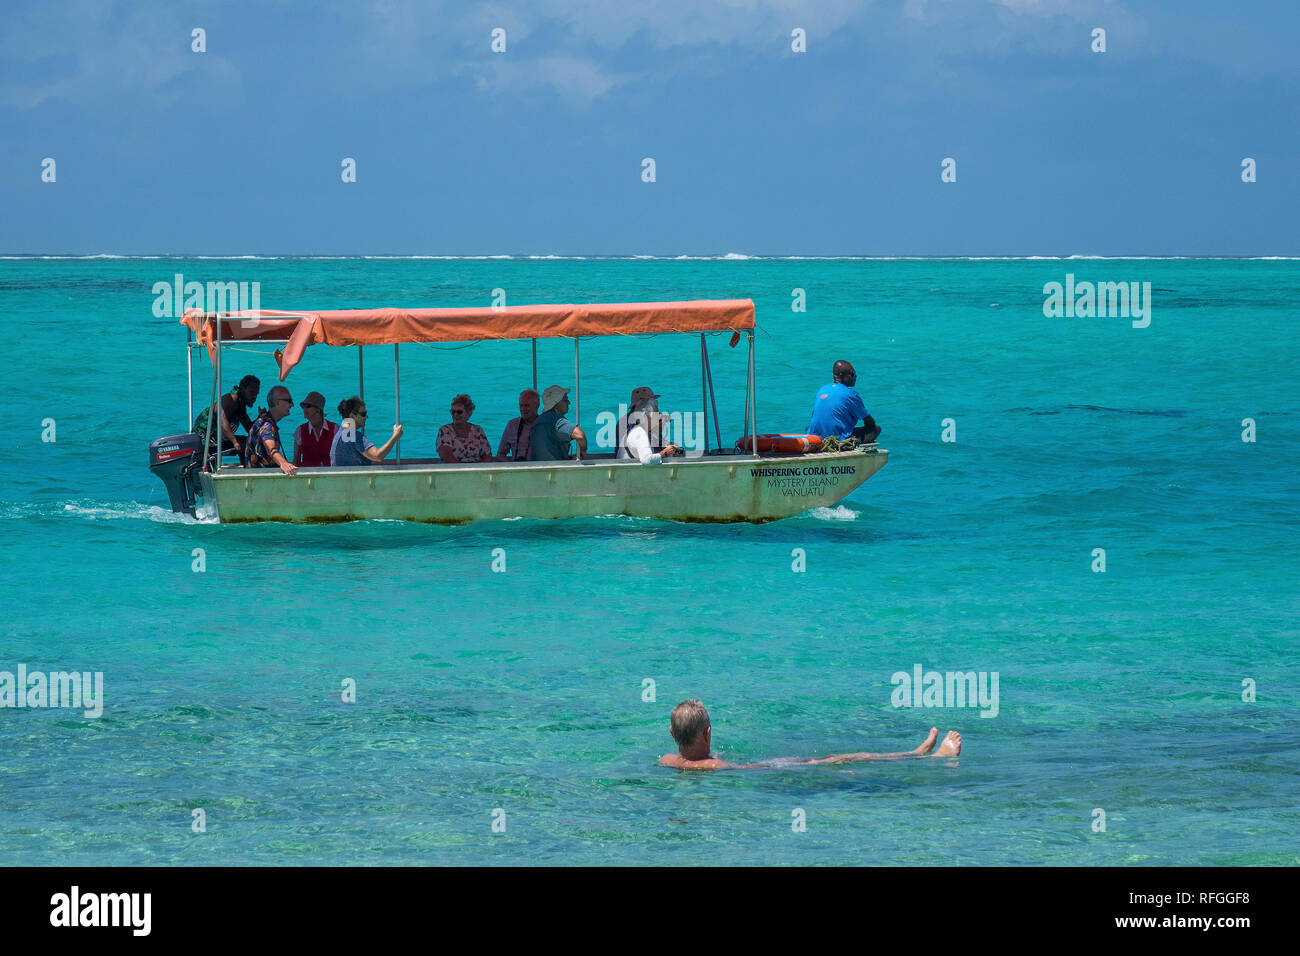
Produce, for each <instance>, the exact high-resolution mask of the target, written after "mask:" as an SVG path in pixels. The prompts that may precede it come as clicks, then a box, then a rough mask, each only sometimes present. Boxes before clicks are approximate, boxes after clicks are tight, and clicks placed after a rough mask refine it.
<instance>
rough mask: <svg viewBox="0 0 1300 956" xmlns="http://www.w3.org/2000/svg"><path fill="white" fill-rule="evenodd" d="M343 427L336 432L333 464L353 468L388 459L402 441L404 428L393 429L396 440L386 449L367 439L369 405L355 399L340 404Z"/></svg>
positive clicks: (395, 426)
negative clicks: (398, 441)
mask: <svg viewBox="0 0 1300 956" xmlns="http://www.w3.org/2000/svg"><path fill="white" fill-rule="evenodd" d="M339 418H340V419H342V423H341V424H340V425H339V427H338V430H337V431H335V432H334V443H333V444H332V445H330V464H331V465H342V466H345V467H349V468H353V467H356V466H359V465H370V464H378V463H379V462H381V461H383V460H384V459H385V458H387V457H388V453H389V452H390V451H392V449H393V445H395V444H396V443H397V439H399V438H400V437H402V426H401V425H394V426H393V437H392V438H390V439H388V441H386V442H384V446H383V447H382V448H376V447H375V443H374V442H372V441H371V440H370V439H369V438H367V437H366V434H365V430H366V403H365V402H363V401H362V400H361V399H359V398H357V397H356V396H355V395H354V396H352V397H351V398H345V399H343V401H341V402H339Z"/></svg>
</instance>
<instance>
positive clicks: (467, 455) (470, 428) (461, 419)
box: [438, 395, 492, 461]
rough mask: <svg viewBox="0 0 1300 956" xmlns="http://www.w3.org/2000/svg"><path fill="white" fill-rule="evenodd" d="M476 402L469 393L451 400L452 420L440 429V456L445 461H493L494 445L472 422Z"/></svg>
mask: <svg viewBox="0 0 1300 956" xmlns="http://www.w3.org/2000/svg"><path fill="white" fill-rule="evenodd" d="M473 414H474V403H473V402H472V401H470V397H469V396H468V395H457V396H456V397H455V398H453V399H452V400H451V422H450V423H449V424H447V425H443V426H442V427H441V428H439V429H438V457H439V458H441V459H442V460H443V461H491V460H492V446H491V445H489V444H488V440H487V435H485V434H484V433H483V429H481V428H479V427H478V426H477V425H472V424H470V420H469V417H470V416H471V415H473Z"/></svg>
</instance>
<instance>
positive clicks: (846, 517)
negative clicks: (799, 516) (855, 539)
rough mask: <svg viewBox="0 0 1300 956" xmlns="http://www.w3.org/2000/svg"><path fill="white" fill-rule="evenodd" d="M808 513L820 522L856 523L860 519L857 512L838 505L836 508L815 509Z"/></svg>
mask: <svg viewBox="0 0 1300 956" xmlns="http://www.w3.org/2000/svg"><path fill="white" fill-rule="evenodd" d="M808 513H809V514H810V515H812V516H813V517H814V518H816V519H817V520H819V521H856V520H857V517H858V513H857V512H856V511H854V510H853V509H852V508H847V507H845V506H844V505H836V506H835V507H834V508H813V509H812V510H811V511H809V512H808Z"/></svg>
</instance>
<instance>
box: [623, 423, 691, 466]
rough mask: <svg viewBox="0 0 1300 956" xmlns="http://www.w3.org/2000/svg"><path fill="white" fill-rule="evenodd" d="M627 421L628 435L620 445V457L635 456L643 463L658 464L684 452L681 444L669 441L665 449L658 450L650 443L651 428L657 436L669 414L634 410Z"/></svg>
mask: <svg viewBox="0 0 1300 956" xmlns="http://www.w3.org/2000/svg"><path fill="white" fill-rule="evenodd" d="M625 421H626V422H627V425H628V429H627V437H626V438H625V439H624V440H623V443H622V444H621V445H619V449H618V457H619V458H635V459H637V460H638V461H640V462H641V464H643V465H658V464H660V463H661V462H662V461H663V460H664V458H666V457H671V456H673V455H680V454H681V453H682V449H681V446H680V445H674V444H672V443H669V444H667V445H665V446H664V449H663V451H659V452H657V451H655V450H654V449H653V447H652V446H651V444H650V430H651V429H653V430H654V433H655V435H656V436H657V435H660V434H662V433H663V427H664V425H665V424H666V423H667V421H668V416H667V415H662V414H660V413H659V412H656V411H650V410H642V411H635V412H633V413H632V414H630V415H629V416H628V417H627V419H626V420H625Z"/></svg>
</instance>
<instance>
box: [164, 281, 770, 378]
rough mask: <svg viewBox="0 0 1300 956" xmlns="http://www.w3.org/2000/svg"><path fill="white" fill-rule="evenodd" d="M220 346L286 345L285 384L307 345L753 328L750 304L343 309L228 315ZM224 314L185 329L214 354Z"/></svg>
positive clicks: (192, 316)
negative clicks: (264, 341)
mask: <svg viewBox="0 0 1300 956" xmlns="http://www.w3.org/2000/svg"><path fill="white" fill-rule="evenodd" d="M219 317H220V321H221V340H222V341H223V342H225V341H233V340H236V339H239V340H254V341H256V340H258V339H269V340H273V341H281V340H285V339H287V340H288V344H287V345H286V346H285V349H284V355H283V357H282V358H281V359H280V381H284V380H285V378H286V377H287V376H288V375H289V370H290V369H292V368H293V367H294V366H295V365H297V364H298V362H299V361H301V360H302V356H303V353H304V352H306V350H307V346H309V345H318V344H323V345H387V344H400V343H403V342H478V341H485V340H488V339H545V338H577V337H579V336H595V335H645V334H650V333H660V332H730V331H737V332H739V331H744V330H747V329H752V328H753V327H754V303H753V301H752V300H750V299H723V300H699V301H695V302H631V303H620V304H610V305H512V306H506V307H503V308H499V309H493V308H473V309H337V310H332V311H323V312H281V311H277V310H274V309H260V310H256V311H247V312H222V313H220V314H219ZM217 320H218V315H212V314H208V313H204V312H202V311H200V310H198V309H190V310H189V311H187V312H186V313H185V315H184V316H182V317H181V324H182V325H185V326H188V327H189V328H191V329H193V330H194V333H195V336H196V338H197V339H198V341H200V342H203V343H204V344H206V345H207V346H208V350H209V352H211V350H212V348H213V346H214V342H215V337H216V322H217Z"/></svg>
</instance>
